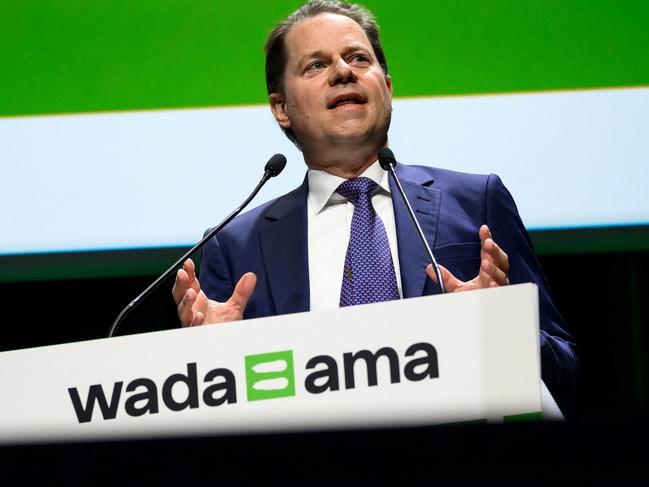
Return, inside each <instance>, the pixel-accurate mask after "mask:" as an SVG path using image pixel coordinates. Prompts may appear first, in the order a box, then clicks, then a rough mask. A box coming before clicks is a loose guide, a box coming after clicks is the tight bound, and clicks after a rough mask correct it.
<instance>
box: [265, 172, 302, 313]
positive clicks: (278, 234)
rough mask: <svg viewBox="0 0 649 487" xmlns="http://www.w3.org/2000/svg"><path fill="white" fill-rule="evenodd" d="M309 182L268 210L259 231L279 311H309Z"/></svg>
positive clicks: (274, 300)
mask: <svg viewBox="0 0 649 487" xmlns="http://www.w3.org/2000/svg"><path fill="white" fill-rule="evenodd" d="M307 192H308V187H307V182H306V179H305V180H304V182H303V183H302V185H301V186H300V187H299V188H297V189H296V190H295V191H293V192H291V193H289V194H287V195H286V196H284V197H282V198H280V199H279V200H277V201H276V202H275V203H274V204H273V205H271V207H270V208H269V209H268V210H267V211H266V214H265V216H264V218H265V221H264V223H263V225H262V227H261V230H260V232H259V238H260V239H261V248H262V254H263V259H264V264H265V266H266V271H267V275H268V281H269V282H268V284H269V287H270V293H271V295H272V299H273V303H274V305H275V311H276V312H277V314H280V315H281V314H287V313H297V312H300V311H308V310H309V300H310V298H309V259H308V242H307V213H306V212H307V200H306V198H307Z"/></svg>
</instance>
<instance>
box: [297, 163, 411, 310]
mask: <svg viewBox="0 0 649 487" xmlns="http://www.w3.org/2000/svg"><path fill="white" fill-rule="evenodd" d="M361 177H366V178H369V179H371V180H372V181H374V182H375V183H377V187H376V189H375V190H374V194H373V195H372V205H373V206H374V210H375V211H376V213H377V214H378V215H379V217H380V218H381V220H382V221H383V225H384V226H385V231H386V233H387V235H388V241H389V243H390V252H391V253H392V262H393V263H394V270H395V273H396V276H397V289H398V290H399V296H400V297H402V296H403V293H402V291H401V274H400V273H399V254H398V252H397V249H398V247H397V231H396V226H395V223H394V209H393V207H392V198H391V197H390V185H389V184H388V173H387V172H386V171H384V170H383V169H382V168H381V166H380V165H379V163H378V161H377V162H375V163H374V164H372V165H371V166H370V167H368V168H367V169H366V170H365V172H363V174H361ZM307 178H308V181H309V196H308V198H307V199H308V210H307V211H308V220H307V222H308V234H309V235H308V238H309V241H308V245H309V249H308V251H309V287H310V294H311V311H317V310H323V309H333V308H338V305H339V303H340V289H341V286H342V278H343V267H344V265H345V256H346V254H347V246H348V245H349V235H350V232H351V225H352V216H353V215H354V205H353V204H352V203H349V202H348V201H347V200H346V199H345V198H343V197H342V196H341V195H339V194H338V193H336V189H337V188H338V186H340V185H341V184H342V183H343V182H345V179H344V178H341V177H338V176H334V175H333V174H329V173H327V172H324V171H316V170H313V169H309V171H308V173H307Z"/></svg>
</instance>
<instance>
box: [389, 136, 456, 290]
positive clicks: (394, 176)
mask: <svg viewBox="0 0 649 487" xmlns="http://www.w3.org/2000/svg"><path fill="white" fill-rule="evenodd" d="M379 164H380V165H381V167H382V168H383V169H384V170H386V171H388V172H389V173H390V175H391V176H392V180H393V181H394V183H395V184H396V185H397V188H398V190H399V194H400V195H401V199H402V200H403V202H404V203H405V205H406V208H407V209H408V215H410V219H411V220H412V223H413V225H414V226H415V228H416V229H417V234H418V235H419V239H420V240H421V243H422V245H423V246H424V249H425V250H426V253H427V254H428V258H429V259H430V263H431V264H432V265H433V269H434V270H435V275H436V276H437V283H438V284H439V289H440V291H441V292H442V294H444V293H445V292H446V289H445V288H444V281H443V280H442V272H441V271H440V270H439V266H438V265H437V261H436V260H435V256H434V255H433V252H432V250H430V246H429V245H428V242H427V241H426V237H424V232H423V231H422V230H421V227H420V226H419V222H418V221H417V218H416V217H415V212H414V211H413V210H412V206H410V202H409V201H408V198H407V197H406V193H405V191H404V190H403V187H402V186H401V181H399V178H398V177H397V173H396V171H395V170H394V166H396V165H397V160H396V159H395V158H394V153H393V152H392V151H391V150H390V149H388V148H387V147H385V148H383V149H381V150H380V151H379Z"/></svg>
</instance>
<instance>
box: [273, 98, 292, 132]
mask: <svg viewBox="0 0 649 487" xmlns="http://www.w3.org/2000/svg"><path fill="white" fill-rule="evenodd" d="M268 103H269V104H270V110H271V112H273V116H274V117H275V120H277V123H278V124H279V125H280V126H281V127H282V128H285V129H288V128H291V121H290V120H289V118H288V113H287V112H286V100H285V99H284V95H282V94H281V93H271V94H270V95H269V96H268Z"/></svg>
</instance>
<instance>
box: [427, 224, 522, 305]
mask: <svg viewBox="0 0 649 487" xmlns="http://www.w3.org/2000/svg"><path fill="white" fill-rule="evenodd" d="M480 259H481V262H480V272H479V273H478V275H477V276H476V277H475V278H473V279H471V280H470V281H466V282H464V281H460V280H459V279H458V278H457V277H455V276H454V275H453V274H451V273H450V272H449V270H448V269H446V268H445V267H444V266H439V270H440V272H441V273H442V279H443V280H444V288H445V289H446V292H449V293H455V292H461V291H472V290H474V289H484V288H487V287H498V286H506V285H507V284H509V279H508V278H507V276H508V274H509V258H508V257H507V254H506V253H505V252H503V250H502V249H501V248H500V247H498V245H497V244H496V242H494V241H493V239H492V238H491V231H490V230H489V227H488V226H487V225H482V226H481V227H480ZM426 274H428V277H430V278H431V279H432V280H433V281H434V282H437V276H436V275H435V270H434V269H433V266H432V264H429V265H428V267H426Z"/></svg>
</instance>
